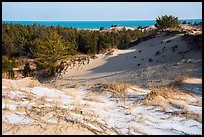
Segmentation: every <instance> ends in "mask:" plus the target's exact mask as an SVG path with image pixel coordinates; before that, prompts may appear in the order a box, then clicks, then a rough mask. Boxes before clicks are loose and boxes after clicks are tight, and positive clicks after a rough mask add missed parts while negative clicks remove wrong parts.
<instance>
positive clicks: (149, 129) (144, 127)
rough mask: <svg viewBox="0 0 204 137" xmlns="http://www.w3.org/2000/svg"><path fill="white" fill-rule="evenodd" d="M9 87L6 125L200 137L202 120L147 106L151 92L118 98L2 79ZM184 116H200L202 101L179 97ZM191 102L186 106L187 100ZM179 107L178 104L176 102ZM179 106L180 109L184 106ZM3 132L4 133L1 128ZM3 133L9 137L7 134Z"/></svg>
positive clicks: (131, 89)
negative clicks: (71, 125)
mask: <svg viewBox="0 0 204 137" xmlns="http://www.w3.org/2000/svg"><path fill="white" fill-rule="evenodd" d="M4 82H7V83H9V82H11V85H10V86H9V85H6V84H5V85H3V86H2V113H3V116H2V118H3V123H4V124H5V123H9V124H17V125H24V126H25V125H26V124H34V123H37V122H38V123H39V122H45V123H48V124H49V123H50V124H53V123H54V124H59V125H66V124H67V123H70V122H72V123H79V124H81V125H83V126H85V127H87V128H88V129H89V130H91V131H92V132H94V133H95V134H125V135H128V134H129V135H139V134H148V135H155V134H162V135H184V134H190V135H191V134H196V135H197V134H198V135H201V134H202V121H199V120H196V119H194V118H191V117H186V116H185V115H184V114H183V115H182V113H181V114H178V115H176V114H175V113H176V112H180V111H181V110H180V109H179V108H176V107H172V108H169V111H168V112H167V111H164V110H163V109H161V108H159V107H157V106H153V105H149V106H147V105H145V104H143V102H142V100H143V99H144V98H146V96H147V94H148V93H150V92H151V90H148V89H141V88H137V87H129V88H128V89H127V90H126V96H125V97H124V96H123V97H119V96H117V97H115V96H113V93H112V92H110V91H103V92H100V91H97V92H93V90H91V89H90V88H88V87H79V88H66V89H62V90H58V89H53V88H48V87H45V86H42V85H37V86H33V87H29V86H18V88H15V89H14V88H13V86H12V84H18V81H15V80H12V81H11V80H7V79H4ZM177 98H178V99H181V100H183V101H180V102H181V103H183V105H185V106H186V107H185V109H186V111H190V112H191V114H195V115H198V116H202V106H196V105H195V103H196V102H201V104H202V97H200V96H196V95H194V96H190V95H188V96H185V95H182V96H178V97H177ZM185 99H187V101H185ZM176 101H178V102H179V100H176ZM181 103H180V104H181ZM3 129H4V128H3ZM3 133H4V134H8V133H7V132H6V131H4V130H3Z"/></svg>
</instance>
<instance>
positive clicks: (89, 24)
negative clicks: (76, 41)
mask: <svg viewBox="0 0 204 137" xmlns="http://www.w3.org/2000/svg"><path fill="white" fill-rule="evenodd" d="M179 21H180V22H181V23H182V22H183V21H187V22H191V23H194V22H197V23H199V22H202V19H180V20H179ZM2 23H9V24H10V23H12V24H22V25H33V24H37V25H41V26H43V25H44V26H61V27H72V28H76V29H99V28H100V27H104V29H109V28H110V27H111V25H117V26H122V27H132V28H136V27H138V26H142V27H147V26H152V25H154V24H155V23H156V20H133V21H131V20H127V21H2Z"/></svg>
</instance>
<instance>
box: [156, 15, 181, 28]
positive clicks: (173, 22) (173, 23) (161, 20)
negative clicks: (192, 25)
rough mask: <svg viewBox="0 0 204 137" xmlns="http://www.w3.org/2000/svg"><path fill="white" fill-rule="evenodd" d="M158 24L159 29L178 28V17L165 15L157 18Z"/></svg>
mask: <svg viewBox="0 0 204 137" xmlns="http://www.w3.org/2000/svg"><path fill="white" fill-rule="evenodd" d="M156 26H157V28H158V29H167V28H176V27H178V26H179V20H178V17H174V16H172V15H169V16H167V15H165V16H161V17H158V18H156Z"/></svg>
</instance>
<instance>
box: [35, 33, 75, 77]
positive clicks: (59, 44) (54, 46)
mask: <svg viewBox="0 0 204 137" xmlns="http://www.w3.org/2000/svg"><path fill="white" fill-rule="evenodd" d="M34 43H35V45H36V48H35V49H34V51H33V50H32V53H33V55H34V57H35V62H36V65H37V69H38V70H41V69H44V72H45V73H44V74H46V76H52V75H55V73H56V68H57V66H58V65H59V64H58V61H59V60H61V59H65V58H68V57H70V56H71V55H72V54H74V53H75V48H74V45H73V44H71V43H70V42H67V41H65V40H63V39H62V36H60V35H59V34H58V33H57V31H53V30H52V31H49V33H48V35H47V36H45V38H44V39H43V41H42V40H39V39H36V40H35V41H34Z"/></svg>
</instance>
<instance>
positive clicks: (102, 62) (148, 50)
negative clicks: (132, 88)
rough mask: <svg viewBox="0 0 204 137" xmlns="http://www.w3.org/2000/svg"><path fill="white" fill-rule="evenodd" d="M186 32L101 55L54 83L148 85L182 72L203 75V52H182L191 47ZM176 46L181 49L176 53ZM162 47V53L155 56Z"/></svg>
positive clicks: (177, 75) (153, 39) (158, 37)
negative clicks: (150, 59) (185, 36)
mask: <svg viewBox="0 0 204 137" xmlns="http://www.w3.org/2000/svg"><path fill="white" fill-rule="evenodd" d="M183 35H184V34H176V35H166V34H165V33H161V34H159V35H157V36H156V37H155V38H152V39H149V40H147V41H144V42H141V43H139V44H138V45H136V46H134V47H132V48H129V49H126V50H118V49H115V50H113V52H109V53H105V54H99V55H97V56H98V58H97V59H92V60H90V63H89V64H86V65H82V66H75V67H72V68H70V69H68V70H67V71H66V73H65V74H63V77H62V79H57V80H56V81H55V82H54V84H56V85H67V84H73V83H87V82H88V83H90V82H123V83H134V84H139V85H146V84H147V82H148V81H150V80H152V81H153V82H154V83H155V82H156V84H161V83H162V82H168V81H169V80H174V79H175V78H176V77H179V76H182V75H190V76H194V77H201V76H202V66H201V65H202V53H201V52H198V51H190V52H188V53H186V54H185V56H183V57H182V55H180V54H178V52H180V51H181V52H183V51H186V50H188V49H189V45H187V42H186V41H184V40H182V38H181V37H182V36H183ZM168 40H170V42H167V41H168ZM161 41H163V43H161ZM175 45H177V46H178V48H177V49H176V51H175V52H173V51H172V47H173V46H175ZM164 47H165V48H164ZM163 48H164V50H163ZM158 50H160V53H161V54H159V55H157V56H155V55H156V52H157V51H158ZM139 51H141V52H139ZM149 58H152V59H153V61H152V62H149ZM189 61H191V62H190V63H188V62H189ZM138 64H140V66H138Z"/></svg>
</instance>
